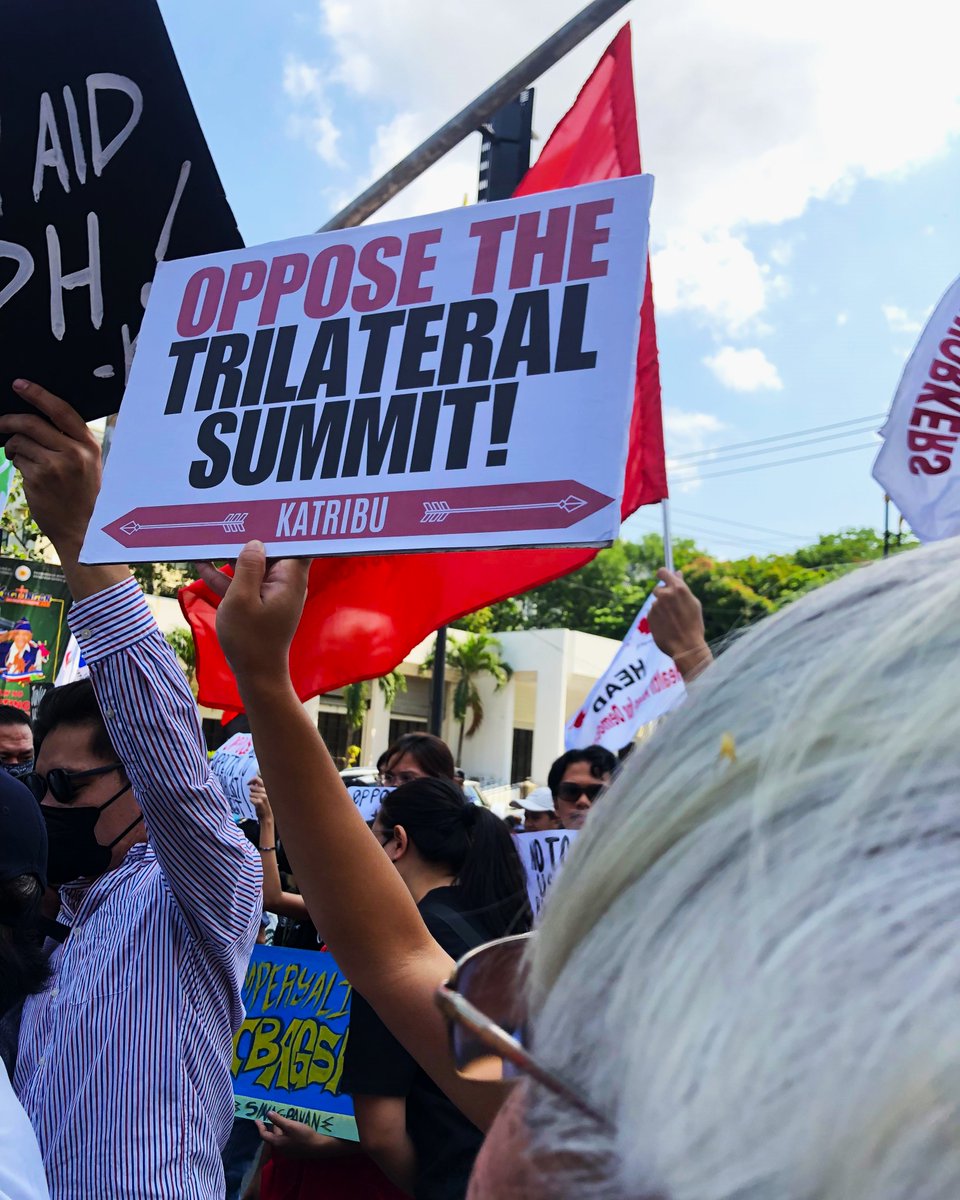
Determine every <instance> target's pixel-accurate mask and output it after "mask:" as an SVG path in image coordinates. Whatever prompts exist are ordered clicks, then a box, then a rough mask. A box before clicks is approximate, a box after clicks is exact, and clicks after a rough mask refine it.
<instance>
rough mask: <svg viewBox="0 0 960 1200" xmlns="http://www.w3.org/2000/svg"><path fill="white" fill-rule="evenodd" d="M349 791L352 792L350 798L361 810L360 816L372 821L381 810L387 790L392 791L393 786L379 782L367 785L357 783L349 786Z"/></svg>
mask: <svg viewBox="0 0 960 1200" xmlns="http://www.w3.org/2000/svg"><path fill="white" fill-rule="evenodd" d="M347 791H348V792H349V793H350V799H351V800H352V801H353V802H354V804H355V805H356V806H357V808H358V809H359V810H360V816H361V817H363V819H364V820H365V821H372V820H373V818H374V817H375V816H376V815H377V813H378V812H379V811H380V805H381V804H382V803H383V798H384V796H385V795H386V794H387V792H392V791H393V788H392V787H381V786H380V785H379V784H374V785H369V786H366V787H363V786H361V785H360V784H355V785H354V786H353V787H348V788H347Z"/></svg>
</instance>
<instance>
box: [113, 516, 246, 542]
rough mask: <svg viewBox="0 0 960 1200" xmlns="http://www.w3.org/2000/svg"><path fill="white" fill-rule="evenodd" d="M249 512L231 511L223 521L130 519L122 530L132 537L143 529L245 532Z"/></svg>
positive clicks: (122, 526) (121, 527)
mask: <svg viewBox="0 0 960 1200" xmlns="http://www.w3.org/2000/svg"><path fill="white" fill-rule="evenodd" d="M249 515H250V514H249V513H245V512H244V513H240V512H236V513H229V514H228V515H227V516H225V517H224V518H223V520H222V521H163V522H160V523H158V524H154V525H141V524H140V522H139V521H128V522H127V523H126V525H121V526H120V532H121V533H125V534H126V535H127V536H128V537H132V536H133V534H135V533H140V531H141V530H143V529H222V530H223V532H224V533H243V532H244V525H245V523H246V520H247V517H248V516H249Z"/></svg>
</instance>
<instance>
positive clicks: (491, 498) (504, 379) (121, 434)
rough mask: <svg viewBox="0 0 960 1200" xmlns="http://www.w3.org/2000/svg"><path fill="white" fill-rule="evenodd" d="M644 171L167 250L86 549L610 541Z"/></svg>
mask: <svg viewBox="0 0 960 1200" xmlns="http://www.w3.org/2000/svg"><path fill="white" fill-rule="evenodd" d="M651 192H652V180H651V179H650V177H649V176H634V177H632V178H627V179H616V180H609V181H606V182H603V183H595V184H589V185H586V186H583V187H577V188H570V189H567V190H565V191H556V192H550V193H547V194H545V195H536V196H527V197H523V198H522V199H518V200H505V201H501V202H499V203H497V204H486V205H483V207H482V208H479V207H478V208H457V209H452V210H451V211H450V212H445V213H440V214H435V215H433V216H428V217H416V218H411V219H409V220H405V221H396V222H391V223H389V224H383V225H379V226H377V225H374V226H362V227H359V228H355V229H345V230H337V231H335V232H333V233H329V234H324V235H321V236H317V237H309V238H297V239H293V240H291V241H288V242H278V243H274V244H272V245H268V246H262V247H259V248H257V249H255V250H248V251H244V252H242V253H239V252H238V253H231V254H220V255H214V256H210V257H207V258H204V259H202V260H200V259H198V260H195V261H192V262H176V263H164V264H162V266H161V267H160V268H159V270H158V272H157V279H156V283H155V284H154V288H153V291H152V292H151V297H150V305H149V309H148V312H147V315H146V318H145V321H144V326H143V332H142V333H141V336H140V345H139V351H138V354H137V359H136V362H135V364H134V367H133V372H132V374H131V378H130V386H129V389H128V391H127V397H126V400H125V402H124V408H123V412H122V413H121V414H120V419H119V421H118V424H117V429H116V433H115V437H114V442H113V449H112V452H111V454H110V458H109V461H108V463H107V468H106V476H105V480H104V486H103V490H102V492H101V494H100V499H99V502H98V504H97V509H96V512H95V514H94V518H93V521H92V522H91V525H90V530H89V532H88V535H87V541H86V544H85V546H84V550H83V558H84V560H85V561H87V562H115V561H117V560H122V561H124V562H126V561H127V560H132V561H144V560H147V561H153V560H158V561H160V560H173V561H176V560H182V559H189V558H193V557H204V558H216V557H219V556H222V557H229V556H231V555H234V554H236V552H237V550H238V549H239V548H240V547H241V546H242V545H243V544H244V543H245V542H246V541H248V540H249V539H250V538H254V537H255V538H260V540H261V541H263V542H264V543H265V544H266V545H267V549H268V552H269V553H270V554H285V555H290V554H298V555H315V554H324V555H331V554H357V553H363V552H376V553H378V554H380V553H384V552H387V551H397V550H428V549H448V550H449V549H469V548H474V547H480V546H494V547H496V546H542V545H588V544H601V543H606V542H609V541H610V540H612V539H613V538H614V537H615V536H616V534H617V532H618V530H619V520H620V518H619V510H620V506H619V498H620V493H621V491H622V487H623V478H624V467H625V461H626V451H627V430H628V425H629V420H630V413H631V409H632V404H633V394H634V376H635V369H636V349H637V335H638V330H639V308H640V298H641V293H642V291H643V286H644V281H645V278H646V251H647V219H648V210H649V204H650V196H651Z"/></svg>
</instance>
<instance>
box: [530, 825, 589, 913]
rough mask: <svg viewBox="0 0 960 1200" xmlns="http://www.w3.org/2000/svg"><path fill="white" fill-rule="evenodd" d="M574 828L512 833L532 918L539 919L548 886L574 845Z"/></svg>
mask: <svg viewBox="0 0 960 1200" xmlns="http://www.w3.org/2000/svg"><path fill="white" fill-rule="evenodd" d="M578 832H579V831H578V830H576V829H551V830H550V831H549V832H547V833H518V834H516V835H515V840H516V843H517V851H518V852H519V854H520V861H521V862H522V863H523V869H524V871H525V872H526V875H527V895H528V896H529V898H530V908H531V909H532V911H533V919H534V921H539V919H540V913H541V912H542V910H543V904H544V901H545V899H546V896H547V892H548V891H549V890H550V885H551V884H552V883H553V881H554V879H555V878H556V877H557V874H558V872H559V870H560V868H561V866H562V865H563V863H564V860H565V859H566V857H567V852H568V851H569V849H570V847H571V846H572V845H573V843H574V841H575V839H576V836H577V833H578Z"/></svg>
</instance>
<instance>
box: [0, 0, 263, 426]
mask: <svg viewBox="0 0 960 1200" xmlns="http://www.w3.org/2000/svg"><path fill="white" fill-rule="evenodd" d="M0 46H2V47H3V68H2V70H0V411H11V410H17V409H21V408H22V407H23V405H22V403H21V402H20V401H18V400H17V398H16V397H15V396H14V395H13V393H12V392H11V391H10V388H9V386H8V383H9V381H10V380H12V379H14V378H16V377H17V376H24V377H26V378H28V379H33V380H35V381H36V382H38V383H42V384H43V385H44V386H45V387H47V388H49V389H50V390H51V391H54V392H57V393H58V394H59V395H61V396H63V397H64V398H66V399H69V400H70V402H71V403H72V404H73V405H74V406H75V407H76V408H78V409H79V410H80V412H81V413H82V414H83V415H84V416H85V417H86V418H87V419H88V420H89V419H92V418H93V417H97V416H104V415H106V414H108V413H112V412H116V411H117V410H118V408H119V407H120V400H121V397H122V395H123V388H124V384H125V377H126V371H127V369H128V366H129V361H130V358H131V355H132V346H133V345H134V339H135V338H136V335H137V331H138V330H139V328H140V322H141V319H142V317H143V310H144V304H145V300H146V295H147V294H148V285H149V282H150V280H151V279H152V278H153V274H154V271H155V269H156V264H157V262H158V261H159V260H160V259H164V258H166V259H170V258H185V257H188V256H189V255H193V254H204V253H211V252H215V251H219V250H231V249H236V248H237V247H239V246H242V245H243V240H242V238H241V237H240V234H239V232H238V230H237V225H236V221H235V219H234V216H233V213H232V212H231V211H230V206H229V204H228V203H227V199H226V197H225V195H224V192H223V187H222V185H221V183H220V179H219V176H218V175H217V170H216V167H215V166H214V164H213V160H212V158H211V157H210V152H209V150H208V149H207V145H206V142H205V140H204V137H203V133H202V131H201V129H200V125H199V122H198V121H197V117H196V114H195V112H194V110H193V105H192V104H191V102H190V97H189V94H188V93H187V89H186V85H185V84H184V81H183V77H182V75H181V74H180V68H179V66H178V65H177V60H176V58H175V56H174V53H173V47H172V46H171V45H170V40H169V38H168V37H167V32H166V29H165V28H164V24H163V18H162V17H161V15H160V10H159V9H158V7H157V4H156V2H155V0H82V2H81V0H0Z"/></svg>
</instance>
